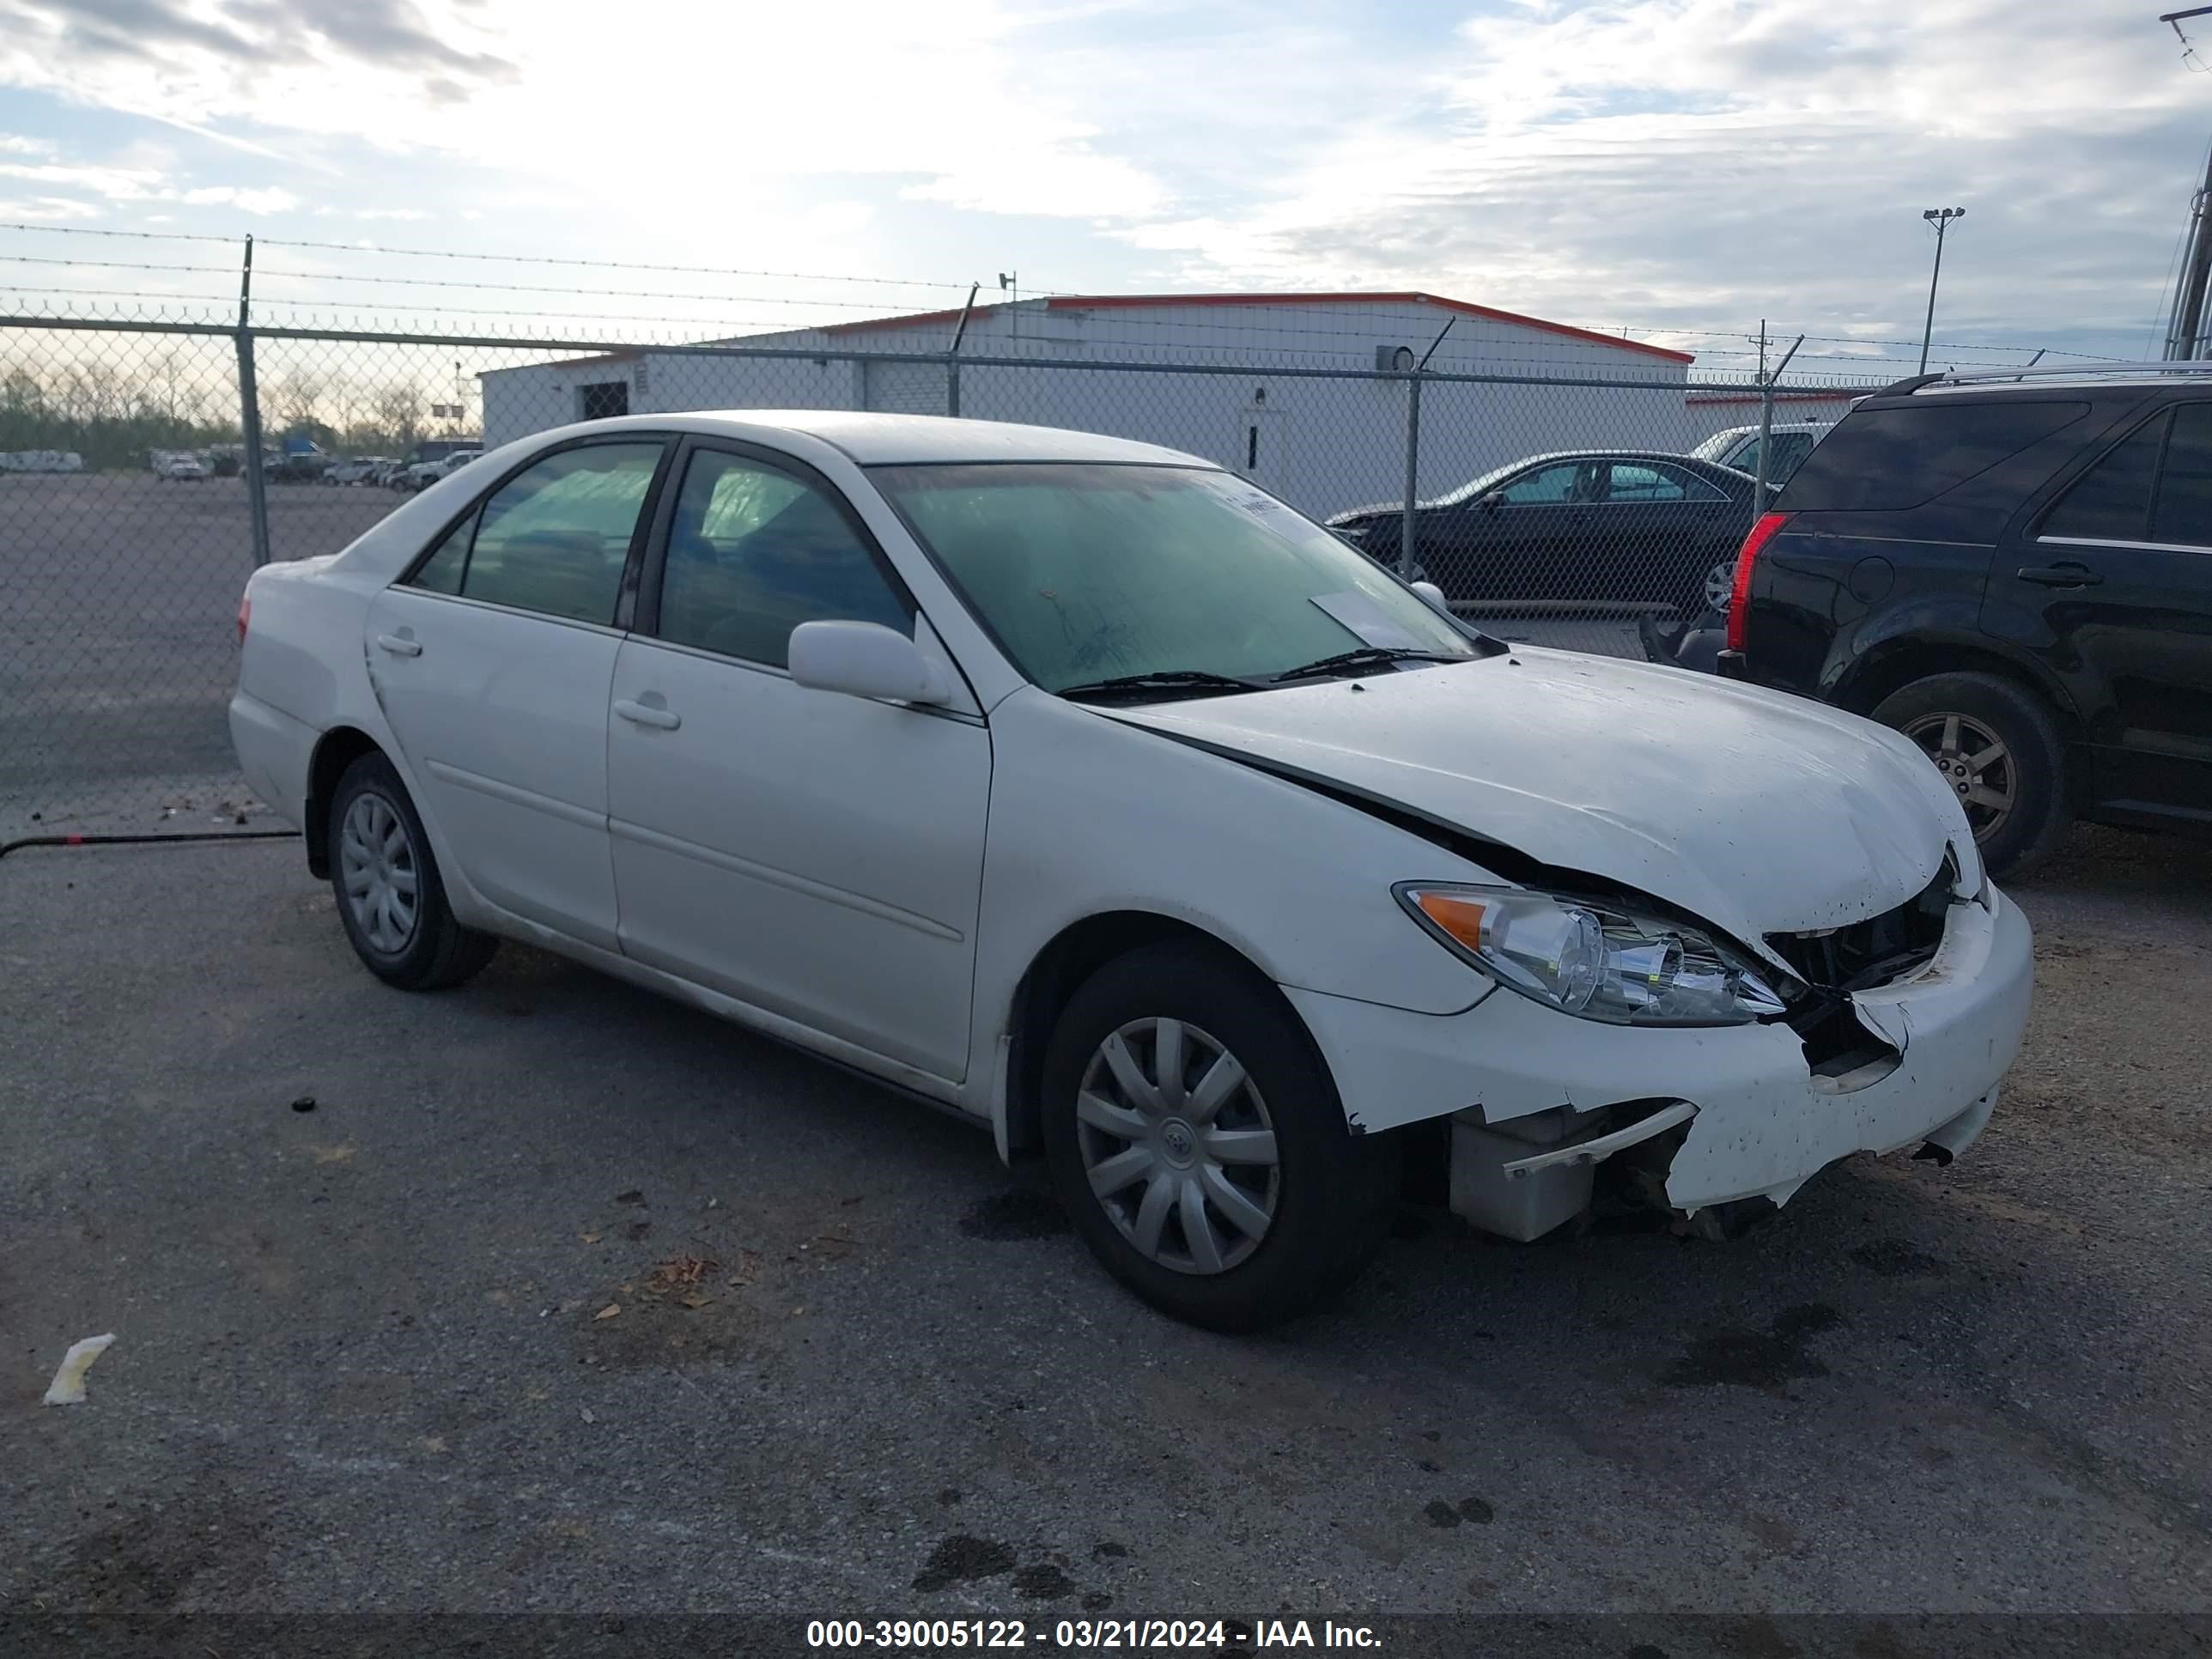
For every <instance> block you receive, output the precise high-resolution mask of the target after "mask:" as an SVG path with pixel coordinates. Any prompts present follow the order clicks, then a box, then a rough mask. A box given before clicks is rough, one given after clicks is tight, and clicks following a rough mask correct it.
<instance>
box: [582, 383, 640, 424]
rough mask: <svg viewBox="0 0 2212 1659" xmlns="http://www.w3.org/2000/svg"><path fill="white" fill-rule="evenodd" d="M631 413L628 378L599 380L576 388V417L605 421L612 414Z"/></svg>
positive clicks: (583, 419) (585, 419)
mask: <svg viewBox="0 0 2212 1659" xmlns="http://www.w3.org/2000/svg"><path fill="white" fill-rule="evenodd" d="M627 414H629V381H628V380H599V381H595V382H593V383H592V385H589V386H578V387H577V388H576V418H577V419H578V420H580V421H604V420H605V419H606V418H607V417H608V416H612V415H627Z"/></svg>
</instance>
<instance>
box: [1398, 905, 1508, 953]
mask: <svg viewBox="0 0 2212 1659" xmlns="http://www.w3.org/2000/svg"><path fill="white" fill-rule="evenodd" d="M1413 902H1414V903H1416V904H1418V905H1419V906H1420V907H1421V914H1422V915H1425V916H1426V917H1427V918H1428V919H1429V920H1430V921H1432V922H1434V923H1435V924H1436V925H1437V927H1440V928H1442V929H1443V931H1444V932H1445V933H1448V934H1449V935H1450V936H1451V937H1452V938H1453V939H1457V940H1458V941H1459V942H1460V943H1461V944H1462V945H1465V946H1467V948H1468V950H1470V951H1480V950H1481V949H1482V948H1483V946H1484V945H1485V944H1486V943H1487V942H1488V941H1486V939H1484V938H1483V929H1484V927H1486V925H1488V924H1489V922H1490V918H1491V911H1492V909H1493V908H1495V907H1494V906H1492V905H1491V904H1489V903H1488V902H1486V901H1484V900H1482V899H1479V898H1476V897H1474V896H1472V895H1470V894H1467V893H1415V894H1414V895H1413Z"/></svg>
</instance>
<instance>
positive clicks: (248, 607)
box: [238, 593, 253, 645]
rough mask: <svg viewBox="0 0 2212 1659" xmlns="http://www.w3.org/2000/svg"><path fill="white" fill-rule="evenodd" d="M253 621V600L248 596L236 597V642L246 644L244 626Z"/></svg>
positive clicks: (242, 594)
mask: <svg viewBox="0 0 2212 1659" xmlns="http://www.w3.org/2000/svg"><path fill="white" fill-rule="evenodd" d="M252 620H253V599H252V596H251V595H250V594H246V593H241V594H240V595H239V596H238V642H239V643H240V645H244V644H245V643H246V625H247V624H248V623H251V622H252Z"/></svg>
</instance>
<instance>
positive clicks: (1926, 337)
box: [1920, 208, 1966, 374]
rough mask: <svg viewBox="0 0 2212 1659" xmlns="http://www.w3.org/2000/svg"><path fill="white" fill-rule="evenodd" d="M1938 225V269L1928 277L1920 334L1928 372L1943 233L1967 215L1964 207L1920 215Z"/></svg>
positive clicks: (1922, 367)
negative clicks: (1924, 322)
mask: <svg viewBox="0 0 2212 1659" xmlns="http://www.w3.org/2000/svg"><path fill="white" fill-rule="evenodd" d="M1921 217H1922V218H1923V219H1925V220H1926V221H1928V222H1929V224H1931V225H1933V226H1935V227H1936V269H1935V270H1934V272H1933V273H1932V274H1931V275H1930V276H1929V278H1928V326H1927V327H1926V328H1924V329H1923V330H1922V331H1921V334H1920V372H1921V373H1922V374H1926V373H1927V372H1928V343H1929V341H1930V340H1933V339H1934V338H1935V337H1936V283H1940V282H1942V280H1943V233H1944V232H1945V231H1947V230H1948V229H1949V228H1951V221H1953V220H1954V219H1963V218H1965V217H1966V209H1964V208H1929V210H1927V211H1926V212H1924V213H1923V214H1922V215H1921Z"/></svg>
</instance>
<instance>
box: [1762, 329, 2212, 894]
mask: <svg viewBox="0 0 2212 1659" xmlns="http://www.w3.org/2000/svg"><path fill="white" fill-rule="evenodd" d="M1774 508H1775V510H1774V511H1773V512H1771V513H1767V514H1765V516H1764V517H1762V518H1761V519H1760V520H1759V522H1758V524H1757V525H1755V526H1753V530H1752V532H1751V534H1750V536H1749V537H1748V538H1747V539H1746V541H1745V543H1744V545H1743V550H1742V552H1741V555H1740V556H1738V558H1737V562H1736V572H1735V593H1734V597H1733V599H1732V600H1731V602H1730V606H1729V640H1728V646H1729V648H1728V649H1727V650H1726V651H1725V652H1723V653H1722V654H1721V659H1720V665H1719V666H1720V670H1721V671H1722V672H1723V673H1724V674H1728V675H1730V676H1731V677H1733V678H1742V679H1748V680H1752V681H1754V682H1756V683H1757V684H1761V685H1769V686H1777V687H1779V688H1781V689H1783V690H1789V691H1796V692H1800V693H1802V694H1803V695H1805V696H1812V697H1818V698H1820V699H1821V700H1822V701H1824V702H1832V703H1835V704H1838V705H1839V706H1840V707H1843V708H1850V709H1852V710H1855V711H1856V712H1857V713H1860V714H1869V715H1871V716H1872V717H1873V718H1875V720H1881V721H1882V722H1884V723H1885V724H1887V725H1889V726H1895V727H1897V728H1898V729H1899V731H1902V732H1905V734H1906V735H1907V736H1909V737H1910V738H1912V739H1913V740H1914V741H1915V742H1916V743H1917V744H1919V745H1920V746H1921V747H1922V748H1923V749H1924V750H1927V751H1928V754H1929V757H1930V758H1931V759H1932V760H1934V762H1935V763H1936V765H1937V766H1938V767H1940V768H1942V770H1943V772H1944V775H1946V776H1947V777H1948V778H1949V780H1950V781H1951V783H1952V785H1953V787H1955V788H1956V789H1957V790H1958V792H1959V796H1960V801H1961V802H1962V804H1963V805H1965V807H1966V816H1967V819H1968V821H1969V822H1970V823H1972V825H1973V828H1974V835H1975V838H1976V840H1977V841H1978V842H1979V843H1980V845H1981V848H1982V855H1983V859H1984V862H1985V863H1986V864H1987V865H1988V866H1989V867H1990V869H1991V870H1992V871H1993V872H1998V873H2001V874H2002V873H2004V872H2019V871H2022V870H2025V869H2027V868H2028V867H2029V866H2032V865H2033V864H2034V863H2035V861H2036V860H2039V859H2040V858H2042V857H2043V856H2044V855H2045V854H2047V853H2048V852H2049V851H2050V850H2051V847H2052V845H2053V844H2054V843H2055V842H2056V841H2057V837H2058V834H2059V831H2060V830H2061V829H2063V827H2064V825H2065V823H2066V821H2067V819H2068V818H2069V817H2070V816H2075V815H2079V816H2081V817H2088V818H2093V819H2096V820H2099V821H2100V822H2104V823H2128V824H2140V825H2152V824H2175V823H2194V824H2197V825H2208V824H2212V367H2208V366H2207V365H2204V364H2194V365H2185V364H2173V365H2156V364H2151V365H2144V366H2142V367H2139V368H2112V367H2104V368H2096V369H2093V370H2070V371H2061V372H2059V373H2057V374H2025V375H2021V374H2008V375H2005V376H2003V377H2002V378H2000V377H1996V376H1989V375H1935V374H1930V375H1925V376H1922V377H1919V378H1917V379H1914V380H1903V381H1899V383H1898V384H1897V385H1895V386H1890V387H1888V388H1887V389H1886V390H1884V391H1882V392H1879V393H1877V394H1876V395H1875V396H1874V397H1871V398H1867V399H1866V400H1865V401H1864V402H1863V403H1862V404H1859V405H1858V407H1857V409H1855V410H1853V411H1852V412H1851V413H1850V415H1848V416H1845V417H1844V420H1843V422H1842V423H1841V424H1840V425H1838V427H1837V428H1836V429H1835V430H1834V431H1833V432H1831V433H1830V434H1829V435H1827V437H1826V439H1825V440H1823V441H1822V442H1821V444H1820V447H1818V448H1817V449H1815V450H1814V452H1813V453H1812V454H1811V456H1810V457H1809V458H1808V459H1807V460H1806V462H1805V464H1804V465H1803V466H1802V467H1801V468H1800V469H1799V470H1798V471H1796V473H1795V474H1794V475H1793V476H1792V477H1790V482H1789V484H1788V485H1787V487H1786V488H1784V490H1783V492H1782V494H1781V495H1780V496H1779V497H1778V499H1777V500H1776V501H1775V503H1774Z"/></svg>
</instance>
